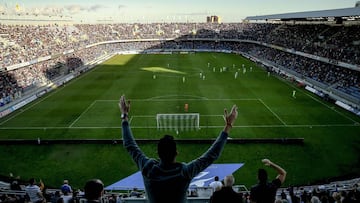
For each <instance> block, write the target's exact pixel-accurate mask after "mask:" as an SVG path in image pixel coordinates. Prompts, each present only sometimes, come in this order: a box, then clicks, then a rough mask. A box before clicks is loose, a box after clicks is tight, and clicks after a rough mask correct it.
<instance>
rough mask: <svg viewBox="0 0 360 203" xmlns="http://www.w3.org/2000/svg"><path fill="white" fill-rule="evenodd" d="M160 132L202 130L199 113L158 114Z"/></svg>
mask: <svg viewBox="0 0 360 203" xmlns="http://www.w3.org/2000/svg"><path fill="white" fill-rule="evenodd" d="M156 125H157V129H158V130H176V131H189V130H198V129H200V114H199V113H177V114H173V113H171V114H157V115H156Z"/></svg>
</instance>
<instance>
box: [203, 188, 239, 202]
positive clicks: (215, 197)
mask: <svg viewBox="0 0 360 203" xmlns="http://www.w3.org/2000/svg"><path fill="white" fill-rule="evenodd" d="M241 202H242V195H241V194H239V193H237V192H235V191H234V190H233V189H232V187H222V188H221V189H220V190H219V191H215V192H214V193H213V194H212V196H211V198H210V203H241Z"/></svg>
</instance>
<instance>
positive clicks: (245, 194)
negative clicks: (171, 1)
mask: <svg viewBox="0 0 360 203" xmlns="http://www.w3.org/2000/svg"><path fill="white" fill-rule="evenodd" d="M66 181H67V180H66ZM223 181H224V180H222V182H223ZM359 181H360V180H359V179H352V180H345V181H337V182H332V183H329V184H325V185H310V186H298V187H288V188H279V189H278V190H277V193H276V200H275V202H278V203H334V202H335V203H349V202H350V203H352V202H359V201H360V187H359V185H358V184H359V183H360V182H359ZM28 184H29V183H27V182H26V181H25V182H24V181H21V179H20V178H18V177H17V178H14V179H12V180H11V182H10V183H9V186H8V187H9V188H6V187H1V188H0V191H1V195H0V202H2V203H25V202H28V201H29V199H28V198H29V197H27V195H26V189H25V188H26V186H27V185H28ZM232 184H234V182H233V183H232ZM36 185H37V187H39V189H40V190H41V194H42V197H43V198H44V201H43V202H51V203H65V202H67V203H81V202H82V201H81V200H84V198H85V196H84V188H72V187H71V186H70V185H69V184H68V182H65V181H64V184H63V185H59V187H58V188H48V187H47V186H46V183H43V182H42V181H39V182H37V184H36ZM64 186H67V187H66V188H64ZM237 186H238V185H236V184H234V187H233V189H234V191H235V192H236V193H237V194H238V196H239V197H240V198H241V199H242V201H241V202H240V203H250V202H251V200H250V191H244V190H238V187H237ZM199 189H200V191H201V188H199ZM191 191H195V192H194V193H190V190H189V194H188V197H192V198H196V197H199V198H203V199H209V200H210V198H211V195H212V194H213V193H204V194H201V193H198V192H196V190H194V189H192V190H191ZM144 197H145V194H144V191H143V190H138V189H136V188H134V190H129V191H126V190H124V191H105V192H104V194H103V195H102V197H101V201H100V202H99V203H121V202H123V201H124V200H125V199H127V198H132V199H133V198H140V199H144Z"/></svg>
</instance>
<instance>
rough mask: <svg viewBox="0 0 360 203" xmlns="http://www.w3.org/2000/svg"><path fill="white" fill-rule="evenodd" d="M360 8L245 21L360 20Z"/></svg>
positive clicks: (254, 17)
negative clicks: (349, 18)
mask: <svg viewBox="0 0 360 203" xmlns="http://www.w3.org/2000/svg"><path fill="white" fill-rule="evenodd" d="M359 16H360V7H353V8H342V9H332V10H322V11H306V12H295V13H284V14H274V15H263V16H249V17H246V19H245V20H276V19H278V20H290V19H316V18H329V17H334V18H339V17H340V18H341V17H355V18H359Z"/></svg>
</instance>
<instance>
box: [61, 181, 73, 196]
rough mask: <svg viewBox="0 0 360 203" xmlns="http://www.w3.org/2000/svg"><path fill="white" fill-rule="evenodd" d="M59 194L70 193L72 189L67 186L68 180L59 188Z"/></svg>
mask: <svg viewBox="0 0 360 203" xmlns="http://www.w3.org/2000/svg"><path fill="white" fill-rule="evenodd" d="M61 192H62V193H65V192H67V193H72V188H71V186H70V185H69V181H68V180H64V184H63V185H62V186H61Z"/></svg>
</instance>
